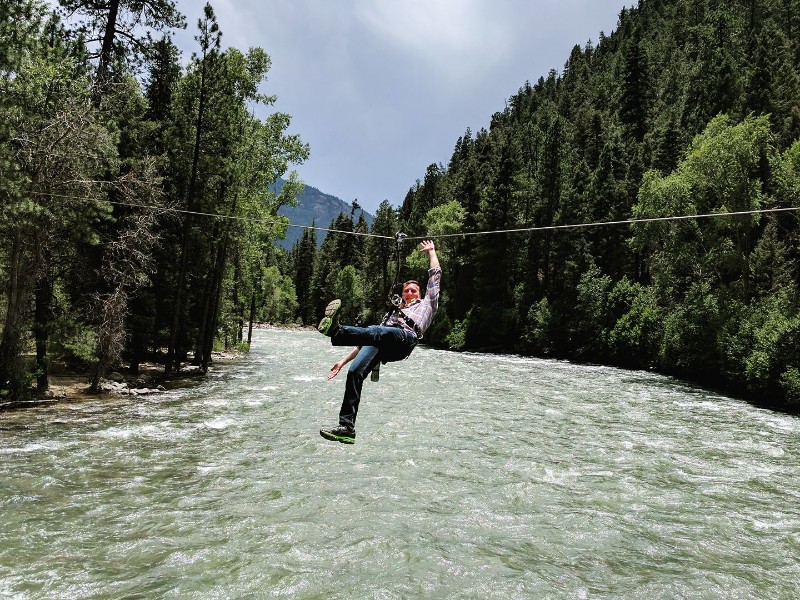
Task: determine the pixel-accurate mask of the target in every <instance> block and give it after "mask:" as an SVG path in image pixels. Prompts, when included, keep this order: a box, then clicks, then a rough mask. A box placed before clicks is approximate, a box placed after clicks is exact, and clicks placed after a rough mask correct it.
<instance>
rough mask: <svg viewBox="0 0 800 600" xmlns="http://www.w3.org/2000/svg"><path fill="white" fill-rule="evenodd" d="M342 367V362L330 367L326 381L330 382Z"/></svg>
mask: <svg viewBox="0 0 800 600" xmlns="http://www.w3.org/2000/svg"><path fill="white" fill-rule="evenodd" d="M342 366H343V365H342V362H341V361H339V362H337V363H336V364H334V365H333V366H332V367H331V374H330V375H328V381H330V380H331V379H333V378H334V377H336V376H337V375H338V374H339V371H341V370H342Z"/></svg>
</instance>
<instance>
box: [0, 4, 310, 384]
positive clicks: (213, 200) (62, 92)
mask: <svg viewBox="0 0 800 600" xmlns="http://www.w3.org/2000/svg"><path fill="white" fill-rule="evenodd" d="M184 26H185V23H184V17H183V16H182V15H181V14H180V13H179V12H178V11H177V10H176V7H175V3H174V0H110V1H104V2H97V1H96V0H61V1H60V6H58V7H57V8H56V10H54V9H53V6H51V5H48V4H45V3H44V2H42V1H40V0H21V1H19V2H3V3H1V4H0V86H2V93H0V137H1V138H2V143H0V202H2V213H1V215H0V280H1V281H2V282H3V286H2V302H0V307H2V308H0V311H1V312H0V323H2V326H1V327H2V335H1V336H0V393H2V395H3V396H6V397H11V398H18V397H23V396H25V395H30V394H33V393H40V394H41V393H46V392H47V390H48V387H49V378H48V376H49V374H50V372H51V365H52V364H53V361H54V360H58V361H60V362H61V363H65V364H66V365H67V366H68V367H69V368H72V369H75V370H78V371H84V370H85V371H86V372H90V373H91V374H92V375H91V388H97V386H98V384H99V381H100V378H101V377H103V376H104V375H105V374H106V373H107V372H108V370H109V369H110V368H112V367H113V368H117V367H118V365H119V364H120V363H121V362H122V361H125V363H126V366H127V367H128V368H130V369H131V370H132V371H134V372H136V371H137V370H138V369H139V367H140V365H141V363H142V361H144V360H154V361H157V362H159V363H161V364H163V365H164V374H165V376H167V377H169V376H172V375H174V374H175V373H176V372H177V371H178V370H179V369H180V368H181V365H183V364H184V363H186V362H187V361H192V362H193V363H195V364H197V365H199V366H200V367H201V369H202V370H203V371H205V370H207V369H208V366H209V363H210V360H211V352H212V350H213V349H214V347H215V344H219V343H225V344H227V345H228V346H231V345H235V344H237V343H241V341H242V329H243V328H242V325H243V323H245V322H252V321H253V320H254V319H255V318H256V316H257V315H256V313H257V312H258V311H260V313H259V314H258V316H259V317H260V318H265V319H272V320H287V319H290V318H292V317H293V312H294V309H295V308H294V305H293V304H292V303H291V301H286V302H284V301H283V300H282V298H281V297H280V296H281V295H282V294H284V293H286V294H289V291H288V290H287V288H290V287H291V281H290V280H289V279H288V278H284V277H282V276H281V274H280V272H279V271H278V267H277V264H276V262H277V259H276V256H275V253H274V251H273V247H274V242H275V240H276V239H277V238H279V237H281V236H282V235H283V234H284V232H285V229H286V219H285V218H282V217H278V216H277V211H278V208H279V207H280V206H281V205H282V204H285V203H289V202H292V201H293V198H294V195H295V194H296V193H297V191H298V189H300V184H299V182H297V181H296V178H294V177H292V176H291V175H290V176H289V178H288V181H287V182H286V184H285V185H284V186H283V187H282V189H281V190H280V192H279V193H278V192H271V191H270V186H271V184H273V183H274V182H275V181H276V180H277V178H278V177H279V176H281V175H284V174H285V173H286V172H287V170H288V168H289V166H290V165H291V164H293V163H294V164H296V163H300V162H302V161H303V160H305V158H306V157H307V155H308V148H307V146H306V145H305V144H304V143H303V142H302V141H301V140H300V139H299V137H298V136H294V135H288V134H287V128H288V126H289V116H288V115H286V114H283V113H279V112H272V113H271V114H270V115H269V116H268V117H266V118H263V119H261V118H257V117H256V116H255V115H256V114H257V113H258V114H260V112H268V111H269V108H268V107H269V106H271V105H272V104H274V101H275V98H274V97H272V96H268V95H265V94H264V93H263V91H262V89H261V88H262V87H263V85H262V84H263V82H264V80H265V77H266V74H267V72H268V70H269V68H270V58H269V56H268V55H267V53H266V52H265V51H264V50H262V49H260V48H251V49H249V50H248V51H247V52H241V51H239V50H237V49H235V48H229V49H226V50H223V49H222V45H221V35H222V34H221V31H220V27H219V25H218V23H217V22H216V18H215V15H214V11H213V8H212V7H211V6H210V5H206V6H205V10H204V14H203V18H201V19H200V20H199V22H198V23H197V32H196V36H195V40H196V49H195V51H194V53H193V54H192V56H191V58H190V59H188V60H187V61H186V64H185V65H184V64H182V62H181V56H180V54H179V52H178V50H177V48H176V47H175V45H174V43H173V42H172V40H171V33H172V32H173V31H174V29H175V28H177V27H184ZM259 107H261V108H260V109H259ZM257 109H258V110H257ZM206 213H213V214H215V215H219V216H218V217H215V218H209V217H208V216H205V214H206ZM290 300H291V298H290ZM220 341H221V342H220Z"/></svg>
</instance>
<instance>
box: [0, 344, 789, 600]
mask: <svg viewBox="0 0 800 600" xmlns="http://www.w3.org/2000/svg"><path fill="white" fill-rule="evenodd" d="M341 354H343V351H342V349H336V348H331V347H330V346H329V345H328V343H327V340H325V339H324V338H322V337H321V336H319V334H317V333H315V332H307V331H302V332H291V331H274V330H266V331H259V332H258V333H257V335H256V338H255V341H254V345H253V349H252V352H251V353H250V355H248V356H246V357H243V358H239V359H236V360H235V361H233V362H232V363H231V364H227V365H225V366H224V367H219V368H217V369H215V370H214V371H213V372H212V374H211V376H210V377H209V378H208V379H206V380H205V381H203V382H201V383H198V384H197V385H196V386H194V387H192V388H189V389H181V390H174V391H170V392H166V393H165V394H162V395H159V396H152V397H144V398H127V397H123V398H108V399H103V400H84V401H80V402H64V403H60V404H56V405H51V406H48V407H42V408H37V409H29V410H25V411H14V412H6V413H2V414H0V488H1V489H2V495H0V598H15V599H16V598H20V599H33V598H37V599H38V598H47V599H62V598H63V599H69V600H74V599H82V598H92V599H100V598H109V599H112V598H113V599H117V598H198V599H200V598H203V599H204V598H252V599H257V598H280V597H285V598H309V599H310V598H359V599H361V598H376V599H378V598H380V599H392V598H442V599H452V598H480V599H487V598H497V599H501V598H502V599H508V598H525V599H528V598H579V599H583V598H587V599H589V598H614V599H617V598H647V599H651V598H664V599H667V598H669V599H673V598H709V599H711V598H714V599H716V598H737V599H739V598H741V599H760V598H768V599H772V598H778V599H784V598H785V599H796V598H798V597H800V485H798V484H800V418H798V417H797V416H792V415H786V414H782V413H776V412H771V411H768V410H764V409H760V408H755V407H753V406H750V405H748V404H746V403H743V402H740V401H737V400H734V399H731V398H727V397H724V396H721V395H718V394H716V393H713V392H709V391H705V390H702V389H699V388H696V387H692V386H689V385H686V384H684V383H681V382H679V381H675V380H673V379H670V378H666V377H662V376H658V375H653V374H649V373H642V372H630V371H621V370H617V369H612V368H605V367H592V366H576V365H572V364H569V363H565V362H557V361H547V360H536V359H529V358H521V357H515V356H494V355H478V354H457V353H452V352H444V351H438V350H432V349H427V348H424V347H421V348H418V349H417V350H416V351H415V352H414V354H413V355H412V356H411V358H410V359H409V360H407V361H404V362H401V363H394V364H390V365H386V366H384V367H383V369H382V373H381V381H380V382H378V383H373V382H370V381H367V382H366V383H365V387H364V398H363V401H362V405H361V413H360V415H359V422H358V437H357V442H356V444H355V445H353V446H347V445H343V444H337V443H332V442H327V441H325V440H323V439H322V438H321V437H320V436H319V434H318V430H319V428H320V426H328V425H334V424H335V422H336V415H337V413H338V409H339V402H340V399H341V393H342V387H343V385H344V373H342V374H341V375H340V376H339V377H338V378H337V379H335V380H333V381H330V382H329V381H326V379H325V376H326V374H327V372H328V369H329V368H330V366H331V365H332V364H333V362H335V360H336V359H338V358H339V357H340V355H341Z"/></svg>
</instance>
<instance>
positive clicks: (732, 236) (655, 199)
mask: <svg viewBox="0 0 800 600" xmlns="http://www.w3.org/2000/svg"><path fill="white" fill-rule="evenodd" d="M534 76H535V74H534ZM799 99H800V0H737V1H734V2H726V3H722V2H717V1H716V0H671V1H667V0H641V1H640V2H639V5H638V6H637V7H635V8H632V9H626V10H623V11H622V13H621V14H620V15H619V21H618V27H617V29H616V31H614V32H613V33H611V34H610V35H603V34H601V35H600V38H599V40H598V41H597V42H596V43H593V42H589V43H586V44H585V45H583V46H580V45H576V46H575V47H574V49H573V50H572V52H571V53H570V55H569V57H565V64H564V65H563V69H560V70H556V69H553V70H552V71H551V72H550V73H548V74H546V75H545V76H542V77H540V78H539V79H538V80H536V82H535V83H533V84H531V83H525V84H524V85H522V87H521V88H520V89H519V90H518V91H517V93H515V94H514V95H513V96H511V97H510V98H509V99H508V101H507V103H506V107H505V108H504V109H503V110H501V111H500V112H497V113H496V114H494V115H493V116H492V118H491V125H490V127H489V128H488V130H486V129H481V130H480V131H477V132H472V131H470V130H467V131H466V132H465V133H464V135H463V136H462V137H461V138H459V139H458V140H457V141H456V142H455V148H454V151H453V154H452V157H451V158H450V160H449V162H448V164H447V165H442V164H432V165H431V166H430V167H429V168H428V169H427V172H426V173H425V174H424V176H423V177H422V179H421V180H420V181H418V182H417V184H416V185H414V186H413V187H412V188H411V189H410V190H409V192H408V194H407V196H406V197H405V200H404V201H403V203H402V206H401V207H400V208H399V210H395V209H394V208H393V207H391V206H390V205H389V204H388V203H384V204H383V205H381V207H380V209H379V210H378V212H377V214H376V216H375V223H374V225H373V227H372V230H371V232H372V233H375V234H380V235H387V236H390V237H391V236H393V235H394V233H395V232H396V231H403V232H405V233H406V234H408V235H409V236H412V237H414V236H431V237H433V238H434V239H436V241H437V246H438V248H439V249H440V256H441V258H442V264H443V267H444V278H443V296H444V297H443V302H442V305H441V309H440V313H439V315H438V317H437V321H436V323H435V324H434V327H433V328H432V330H431V331H430V332H429V334H428V336H426V339H427V341H428V342H429V343H434V344H438V345H441V346H444V347H449V348H453V349H459V350H462V349H463V350H465V349H470V350H489V351H503V352H518V353H524V354H530V355H536V356H551V357H558V358H566V359H573V360H580V361H591V362H599V363H605V364H611V365H620V366H623V367H631V368H646V369H656V370H658V371H661V372H664V373H670V374H675V375H678V376H680V377H684V378H688V379H691V380H695V381H699V382H702V383H704V384H707V385H713V386H720V387H723V388H725V389H727V390H732V391H735V392H736V393H738V394H740V395H746V396H749V397H752V398H755V399H757V400H760V401H765V402H766V401H768V402H776V403H786V404H790V405H794V406H795V407H797V406H798V405H800V313H799V312H798V308H799V305H798V301H799V300H800V297H799V296H798V281H799V279H798V277H800V226H799V221H798V219H799V218H800V213H798V211H796V210H793V208H794V207H798V206H800V141H799V140H800V100H799ZM771 209H779V211H777V212H766V213H764V212H759V213H750V214H743V215H738V216H717V217H708V218H702V219H686V220H676V221H652V222H640V223H638V224H621V225H607V226H594V227H581V228H564V229H545V230H538V231H528V232H516V233H491V234H490V233H487V234H484V235H467V236H464V235H457V236H452V237H448V235H449V234H456V233H475V232H496V231H502V230H508V229H526V228H534V227H550V226H560V225H573V224H588V223H603V222H609V221H625V220H630V219H643V218H648V217H671V216H684V215H700V214H704V215H707V214H717V213H728V212H749V211H764V210H771ZM334 226H335V227H336V228H337V229H356V230H358V229H359V228H361V229H363V227H364V224H363V223H353V222H352V220H348V219H347V218H344V217H342V218H340V219H339V220H338V221H337V222H336V223H334ZM312 238H313V233H312V232H308V233H307V234H306V235H305V236H304V238H303V239H302V240H301V241H300V243H299V244H298V245H297V246H296V247H295V249H294V250H293V252H292V256H291V261H290V263H289V265H288V268H289V269H290V270H291V274H292V276H293V278H294V283H295V287H296V290H297V298H298V302H299V315H300V317H301V318H302V319H303V321H305V322H306V323H311V322H313V320H314V318H315V317H316V316H318V315H319V311H320V309H321V307H322V306H323V305H324V303H325V302H326V301H327V300H328V299H329V298H331V297H333V296H343V297H345V298H347V299H348V304H349V306H348V310H349V315H347V316H349V317H356V316H361V318H363V319H365V320H370V319H374V318H376V317H377V316H378V315H379V314H380V312H381V310H382V309H383V305H384V299H385V295H386V293H387V291H388V289H389V288H390V286H391V284H392V281H393V280H394V266H393V264H392V260H393V255H394V247H395V244H394V241H393V240H391V239H390V240H386V239H382V238H356V237H353V236H346V235H335V236H332V235H329V236H328V238H327V239H326V240H325V243H324V244H323V245H322V247H321V248H320V249H319V251H316V247H315V244H313V243H312V242H313V239H312ZM412 250H413V248H412V244H410V243H406V244H404V246H403V255H404V257H406V256H408V257H409V258H408V259H407V260H406V264H405V265H404V271H405V272H404V275H408V276H417V277H419V276H423V277H424V271H422V269H421V265H420V263H419V262H418V261H414V260H413V258H411V257H412V256H413V252H412Z"/></svg>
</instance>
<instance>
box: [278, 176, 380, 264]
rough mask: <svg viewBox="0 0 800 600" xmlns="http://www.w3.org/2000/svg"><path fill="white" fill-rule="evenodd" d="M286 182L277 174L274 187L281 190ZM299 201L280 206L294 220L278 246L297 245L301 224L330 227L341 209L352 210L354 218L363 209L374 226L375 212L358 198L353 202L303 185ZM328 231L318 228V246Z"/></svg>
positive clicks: (342, 210)
mask: <svg viewBox="0 0 800 600" xmlns="http://www.w3.org/2000/svg"><path fill="white" fill-rule="evenodd" d="M285 183H286V182H285V181H284V180H283V179H282V178H278V181H276V182H275V186H274V190H275V191H276V192H280V191H281V190H282V189H283V185H284V184H285ZM296 200H297V202H296V203H294V204H284V205H283V206H281V207H280V208H279V209H278V214H279V215H282V216H284V217H286V218H287V219H289V223H291V224H292V226H290V227H289V228H288V229H287V230H286V237H284V238H283V239H281V240H278V242H277V243H278V246H279V247H281V248H283V249H285V250H288V249H290V248H291V247H292V246H294V245H295V244H296V243H297V242H298V241H299V240H300V238H301V237H302V236H303V229H304V227H302V226H315V227H322V228H325V227H327V225H328V223H330V222H331V221H333V220H335V219H336V218H337V217H338V216H339V215H340V214H341V213H352V217H353V218H354V219H358V218H359V217H360V216H361V213H362V212H363V213H364V218H365V219H366V221H367V224H368V225H369V226H372V221H373V219H372V215H370V214H369V213H367V212H364V210H363V209H362V208H361V207H360V206H359V204H358V201H354V202H353V204H348V203H347V202H345V201H344V200H341V199H340V198H337V197H336V196H332V195H331V194H326V193H324V192H322V191H320V190H318V189H317V188H315V187H313V186H310V185H304V186H303V187H302V189H301V190H300V191H299V192H298V193H297V195H296ZM325 237H326V232H325V231H319V232H318V233H317V245H318V246H319V245H320V244H322V242H323V241H324V240H325Z"/></svg>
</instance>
